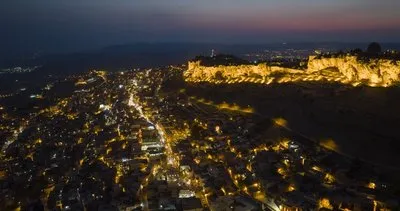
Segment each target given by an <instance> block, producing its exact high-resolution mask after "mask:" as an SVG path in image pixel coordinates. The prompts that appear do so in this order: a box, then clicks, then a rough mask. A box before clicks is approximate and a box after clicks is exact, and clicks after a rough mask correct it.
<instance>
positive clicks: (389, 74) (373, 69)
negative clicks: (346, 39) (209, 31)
mask: <svg viewBox="0 0 400 211" xmlns="http://www.w3.org/2000/svg"><path fill="white" fill-rule="evenodd" d="M276 73H279V78H278V77H275V76H276V75H277V74H276ZM184 76H185V79H186V80H187V81H209V82H215V81H219V82H220V81H223V80H235V79H269V80H270V81H271V80H276V81H277V82H279V81H282V80H283V79H284V80H283V81H284V82H290V81H292V82H294V81H302V80H303V81H318V80H328V81H336V82H342V83H351V84H366V85H371V86H391V85H394V84H397V83H398V82H399V81H400V61H397V62H393V61H391V60H378V59H375V60H370V61H369V62H361V61H359V60H357V57H356V56H342V57H336V58H317V57H315V56H310V57H309V61H308V68H307V69H306V70H297V69H290V68H283V67H277V66H268V65H266V64H257V65H238V66H222V65H220V66H214V67H205V66H201V65H200V61H195V62H189V63H188V69H187V71H185V73H184ZM253 81H260V83H261V81H262V80H253ZM263 81H264V82H265V80H263Z"/></svg>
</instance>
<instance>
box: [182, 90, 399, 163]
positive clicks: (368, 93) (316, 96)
mask: <svg viewBox="0 0 400 211" xmlns="http://www.w3.org/2000/svg"><path fill="white" fill-rule="evenodd" d="M187 90H188V94H189V95H194V96H198V97H202V98H205V99H207V100H212V101H214V102H216V103H220V102H227V103H236V104H238V105H240V106H251V107H253V108H255V112H256V113H258V114H260V115H263V116H267V117H271V118H278V117H279V118H283V119H286V120H287V122H288V127H289V128H290V129H292V130H294V131H296V132H298V133H300V134H302V135H304V136H307V137H309V138H310V139H312V140H314V141H317V142H320V143H321V144H324V143H326V140H328V139H331V140H333V142H334V145H335V151H337V152H339V153H342V154H344V155H347V156H349V157H353V158H359V159H361V160H365V161H367V162H370V163H373V164H377V165H381V166H384V167H386V168H388V169H393V170H399V169H400V166H399V164H398V160H400V154H399V153H398V151H399V149H400V132H399V130H398V127H399V124H400V114H399V113H398V110H399V108H400V98H399V97H398V96H400V89H399V88H371V87H356V88H354V87H346V86H343V85H337V84H328V85H327V84H324V85H322V84H310V83H307V84H276V85H271V86H258V85H243V84H242V85H229V86H228V85H218V86H213V85H206V84H203V85H200V84H198V85H188V87H187Z"/></svg>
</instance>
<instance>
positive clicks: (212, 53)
mask: <svg viewBox="0 0 400 211" xmlns="http://www.w3.org/2000/svg"><path fill="white" fill-rule="evenodd" d="M214 56H215V51H214V49H211V58H213V57H214Z"/></svg>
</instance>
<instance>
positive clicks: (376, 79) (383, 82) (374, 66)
mask: <svg viewBox="0 0 400 211" xmlns="http://www.w3.org/2000/svg"><path fill="white" fill-rule="evenodd" d="M327 68H336V69H337V70H338V71H339V72H340V73H341V74H343V75H344V76H345V77H346V78H347V79H348V80H349V81H353V82H362V83H366V84H369V85H373V86H390V85H393V84H395V83H397V82H399V80H400V61H392V60H384V59H372V60H370V61H368V62H365V63H364V62H361V61H359V60H357V57H356V56H343V57H338V58H320V59H316V58H315V57H314V56H310V58H309V61H308V69H307V73H313V72H314V73H315V72H319V71H321V70H323V69H327Z"/></svg>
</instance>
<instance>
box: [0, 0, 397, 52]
mask: <svg viewBox="0 0 400 211" xmlns="http://www.w3.org/2000/svg"><path fill="white" fill-rule="evenodd" d="M399 9H400V1H399V0H275V1H272V0H3V1H1V3H0V26H1V34H0V46H3V47H2V49H3V51H4V50H5V49H24V48H26V49H43V50H54V49H59V50H62V51H64V50H75V49H85V48H93V47H101V46H107V45H113V44H123V43H133V42H224V43H271V42H303V41H306V42H314V41H316V42H318V41H339V42H368V41H372V40H373V41H379V42H398V41H400V40H399V37H400V12H399Z"/></svg>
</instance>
